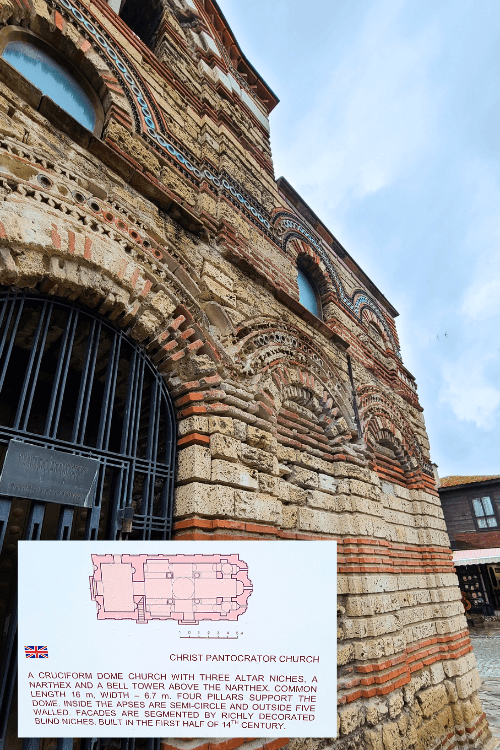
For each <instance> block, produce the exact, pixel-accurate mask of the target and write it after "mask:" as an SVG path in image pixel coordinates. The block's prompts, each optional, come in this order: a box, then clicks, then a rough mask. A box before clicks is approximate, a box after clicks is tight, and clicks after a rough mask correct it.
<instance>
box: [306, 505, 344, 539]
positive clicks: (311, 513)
mask: <svg viewBox="0 0 500 750" xmlns="http://www.w3.org/2000/svg"><path fill="white" fill-rule="evenodd" d="M297 525H298V528H299V529H302V530H303V531H315V532H318V533H322V534H352V526H351V519H350V518H349V517H345V516H340V515H336V514H333V513H326V512H325V511H322V510H313V509H312V508H304V507H300V508H299V516H298V523H297Z"/></svg>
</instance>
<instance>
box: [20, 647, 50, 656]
mask: <svg viewBox="0 0 500 750" xmlns="http://www.w3.org/2000/svg"><path fill="white" fill-rule="evenodd" d="M24 653H25V654H26V658H27V659H48V658H49V652H48V649H47V646H25V647H24Z"/></svg>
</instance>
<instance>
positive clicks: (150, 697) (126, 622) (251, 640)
mask: <svg viewBox="0 0 500 750" xmlns="http://www.w3.org/2000/svg"><path fill="white" fill-rule="evenodd" d="M336 569H337V566H336V543H335V542H333V541H332V542H330V541H318V542H315V541H311V542H309V541H303V542H302V541H301V542H298V541H297V542H295V541H290V542H282V541H281V542H270V541H266V542H264V541H262V542H257V541H234V542H232V541H212V542H198V541H196V542H180V541H179V542H135V541H134V542H132V541H127V542H102V541H98V542H96V541H85V542H71V543H69V544H63V543H61V542H48V541H47V542H43V541H42V542H29V541H26V542H20V543H19V679H18V683H19V736H20V737H71V736H72V737H186V736H189V737H335V736H336V731H337V712H336V671H337V670H336V668H337V654H336V630H337V628H336Z"/></svg>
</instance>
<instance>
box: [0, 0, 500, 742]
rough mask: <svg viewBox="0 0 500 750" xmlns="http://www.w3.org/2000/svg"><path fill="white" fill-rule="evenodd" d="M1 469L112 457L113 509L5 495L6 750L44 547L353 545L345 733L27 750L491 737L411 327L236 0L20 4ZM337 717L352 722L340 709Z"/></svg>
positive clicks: (6, 10)
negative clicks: (295, 144)
mask: <svg viewBox="0 0 500 750" xmlns="http://www.w3.org/2000/svg"><path fill="white" fill-rule="evenodd" d="M0 23H1V28H0V196H1V201H0V304H1V306H2V307H1V312H0V316H1V319H0V389H1V390H0V404H1V405H0V449H1V452H0V460H1V461H3V456H4V455H5V449H6V447H7V445H8V444H9V441H10V440H12V439H18V440H19V439H20V440H24V441H27V442H31V443H35V444H36V445H38V446H41V447H45V448H51V449H58V450H62V451H66V452H72V451H73V452H74V453H78V454H79V455H83V456H85V455H92V456H93V457H98V458H99V461H100V462H101V471H100V474H99V483H98V487H97V490H96V495H95V501H94V504H93V506H92V508H91V509H88V510H87V509H83V510H80V509H74V508H69V507H67V506H64V505H56V504H54V503H49V502H41V501H39V502H38V501H36V500H32V501H26V500H22V499H19V498H8V497H0V521H1V526H0V529H1V536H0V542H1V543H2V544H3V546H2V551H1V557H0V600H1V601H0V607H1V610H0V619H1V621H2V623H3V625H4V628H3V630H4V636H3V641H2V650H3V657H2V658H3V662H2V681H1V686H0V688H1V691H0V697H1V699H2V701H3V703H2V710H1V713H0V721H1V723H2V727H1V731H2V738H1V739H0V748H8V749H9V750H11V749H15V750H17V748H21V747H23V748H24V747H28V745H24V744H23V743H22V741H20V740H18V739H17V736H16V729H15V695H14V689H15V679H16V667H15V663H16V662H15V652H14V644H15V586H14V581H15V566H16V562H15V555H16V543H17V540H18V539H20V538H25V539H32V540H33V541H35V540H37V539H61V540H69V539H119V538H124V539H126V538H131V539H164V538H169V537H171V536H173V537H174V538H175V539H179V540H211V539H212V540H217V539H231V538H234V539H255V540H269V539H273V540H275V539H279V540H283V542H286V541H290V540H294V541H296V542H299V541H300V540H310V539H325V540H329V539H330V540H331V539H335V540H337V543H338V554H339V557H338V632H337V633H334V632H332V634H331V637H332V641H333V640H334V639H335V638H336V639H337V643H338V707H337V711H338V738H336V739H335V738H330V739H328V738H325V739H311V740H303V739H302V740H298V739H291V738H283V739H279V740H276V739H266V738H263V739H261V740H257V739H253V740H251V741H245V740H243V739H237V738H236V739H234V740H231V741H226V740H224V741H223V740H213V739H212V740H206V741H205V740H204V741H203V742H195V741H188V740H175V739H169V738H168V737H166V738H165V739H162V740H150V741H148V742H146V741H140V740H137V741H134V740H127V741H126V742H127V743H128V744H126V745H124V744H123V743H122V744H120V742H119V741H117V742H116V743H115V744H113V741H109V740H106V741H104V740H103V741H100V740H99V739H98V738H96V739H95V740H81V741H80V740H73V739H65V740H59V742H58V743H56V740H54V741H50V740H47V739H45V740H34V739H32V740H28V741H25V742H29V743H31V744H30V745H29V748H30V750H35V748H36V749H37V750H50V748H56V747H57V748H58V750H73V749H74V750H97V749H98V748H102V749H103V750H104V748H112V747H122V748H123V747H125V746H126V748H127V750H133V749H134V748H135V750H143V748H147V749H148V750H160V748H162V750H170V748H171V747H176V748H186V749H187V750H190V748H195V747H197V746H198V745H203V747H204V748H206V747H208V744H210V747H211V748H212V750H216V749H218V750H233V749H234V748H236V747H239V746H245V744H246V743H247V742H248V743H249V744H248V748H249V749H250V748H252V750H253V748H259V747H266V748H268V750H277V748H279V747H285V746H289V747H290V748H291V749H292V748H293V750H302V748H306V747H307V748H308V750H309V749H310V750H316V749H317V750H320V748H323V747H332V748H336V750H354V749H356V750H358V749H359V748H363V749H365V750H407V749H408V750H410V749H413V748H415V750H434V749H436V750H437V748H442V749H443V750H451V749H452V748H455V747H461V746H467V747H469V748H473V749H474V750H476V749H477V750H479V748H486V747H493V745H492V744H491V733H490V731H489V728H488V724H487V721H486V717H485V714H484V713H483V711H482V708H481V704H480V701H479V699H478V695H477V689H478V687H479V682H480V681H479V676H478V673H477V670H476V668H475V659H474V655H473V653H472V646H471V643H470V639H469V635H468V630H467V624H466V619H465V616H464V609H463V606H462V603H461V596H460V591H459V588H458V585H457V578H456V575H455V573H454V569H453V564H452V556H451V552H450V546H449V540H448V536H447V533H446V526H445V523H444V520H443V514H442V510H441V505H440V501H439V496H438V492H437V489H436V485H435V480H434V475H433V470H432V464H431V461H430V453H429V443H428V439H427V435H426V431H425V424H424V420H423V416H422V408H421V406H420V404H419V400H418V396H417V391H416V384H415V380H414V378H413V376H412V375H411V373H410V372H409V371H408V370H407V369H406V368H405V366H404V364H403V360H402V357H401V353H400V349H399V342H398V335H397V330H396V325H395V318H396V317H397V312H396V310H395V309H394V308H393V307H392V305H391V304H390V302H389V301H388V300H387V299H386V298H385V297H384V295H383V294H382V293H381V292H380V291H379V290H378V289H377V287H376V286H375V285H374V284H373V283H372V281H371V280H370V279H369V278H368V277H367V276H366V275H365V274H364V273H363V271H362V269H361V268H360V267H359V266H358V265H357V263H356V261H355V260H354V259H353V258H352V257H351V256H350V255H349V253H348V251H347V250H345V249H344V248H343V247H342V246H341V244H340V243H339V242H338V241H337V240H336V239H335V237H334V236H333V234H332V233H331V232H330V230H329V229H328V228H327V227H326V226H325V225H324V224H323V223H322V222H321V220H320V219H319V218H318V217H317V216H316V215H315V214H314V212H313V210H312V209H311V208H310V207H309V206H307V204H306V203H305V202H304V201H303V199H302V198H301V197H300V196H299V195H298V194H297V193H296V192H295V190H294V189H293V187H292V186H291V185H290V184H289V183H288V182H287V181H286V180H285V179H284V178H280V179H278V180H276V179H275V175H274V170H273V163H272V157H271V149H270V136H269V113H270V112H271V111H272V109H273V108H274V106H276V104H277V103H278V100H277V98H276V96H275V94H274V93H273V91H272V90H271V89H270V88H269V86H268V85H267V84H266V82H265V81H264V80H263V79H262V78H261V76H259V74H258V72H257V71H256V70H255V69H254V67H253V66H252V64H251V62H250V61H248V60H247V59H246V57H245V55H244V54H243V52H242V51H241V49H240V47H239V45H238V42H237V40H236V39H235V38H234V35H233V33H232V31H231V29H230V26H229V25H228V23H227V21H226V19H225V18H224V15H223V13H222V11H221V9H220V8H219V7H218V5H217V3H216V2H215V1H214V0H148V1H147V2H145V1H144V0H142V1H140V0H125V2H124V3H121V4H120V3H119V2H118V0H110V2H109V4H108V3H106V2H105V0H0ZM332 710H333V705H332Z"/></svg>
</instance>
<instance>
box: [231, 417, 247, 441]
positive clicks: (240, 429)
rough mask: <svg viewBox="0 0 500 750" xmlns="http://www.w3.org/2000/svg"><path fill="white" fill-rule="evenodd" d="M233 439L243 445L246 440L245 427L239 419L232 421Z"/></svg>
mask: <svg viewBox="0 0 500 750" xmlns="http://www.w3.org/2000/svg"><path fill="white" fill-rule="evenodd" d="M233 429H234V437H235V438H236V439H237V440H239V441H240V442H242V443H244V442H245V441H246V439H247V425H246V424H245V422H241V420H239V419H234V420H233Z"/></svg>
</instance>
